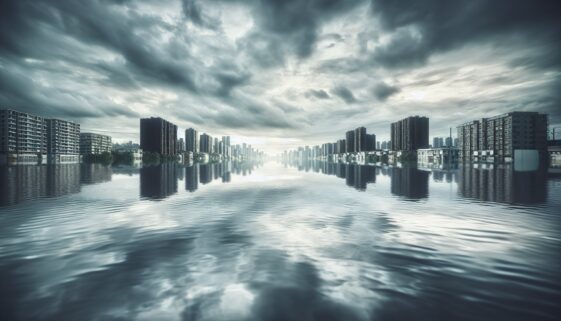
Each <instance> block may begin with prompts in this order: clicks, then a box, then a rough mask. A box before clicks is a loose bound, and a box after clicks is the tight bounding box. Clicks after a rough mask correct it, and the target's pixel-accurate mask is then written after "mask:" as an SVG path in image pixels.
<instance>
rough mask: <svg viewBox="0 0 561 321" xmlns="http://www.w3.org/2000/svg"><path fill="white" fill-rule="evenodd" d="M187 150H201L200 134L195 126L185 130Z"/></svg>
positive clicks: (194, 151)
mask: <svg viewBox="0 0 561 321" xmlns="http://www.w3.org/2000/svg"><path fill="white" fill-rule="evenodd" d="M185 150H186V151H188V152H193V153H198V152H199V134H198V133H197V131H196V130H195V129H193V128H189V129H187V130H185Z"/></svg>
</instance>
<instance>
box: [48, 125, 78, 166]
mask: <svg viewBox="0 0 561 321" xmlns="http://www.w3.org/2000/svg"><path fill="white" fill-rule="evenodd" d="M46 123H47V158H48V162H49V163H53V164H73V163H79V162H80V124H77V123H75V122H71V121H67V120H62V119H47V120H46Z"/></svg>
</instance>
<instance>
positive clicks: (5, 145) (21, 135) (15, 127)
mask: <svg viewBox="0 0 561 321" xmlns="http://www.w3.org/2000/svg"><path fill="white" fill-rule="evenodd" d="M46 153H47V124H46V122H45V119H44V118H43V117H40V116H36V115H32V114H28V113H23V112H19V111H15V110H11V109H2V110H0V164H13V165H18V164H38V163H41V162H44V158H45V156H46Z"/></svg>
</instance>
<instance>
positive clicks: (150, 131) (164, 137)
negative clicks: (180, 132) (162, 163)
mask: <svg viewBox="0 0 561 321" xmlns="http://www.w3.org/2000/svg"><path fill="white" fill-rule="evenodd" d="M140 148H142V150H143V151H144V152H151V153H159V154H160V155H162V156H175V155H176V154H177V126H176V125H174V124H172V123H170V122H168V121H167V120H165V119H162V118H160V117H150V118H142V119H141V120H140Z"/></svg>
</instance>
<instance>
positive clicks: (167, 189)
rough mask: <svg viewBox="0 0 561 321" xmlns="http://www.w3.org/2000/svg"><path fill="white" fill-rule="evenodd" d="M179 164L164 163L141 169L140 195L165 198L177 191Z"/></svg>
mask: <svg viewBox="0 0 561 321" xmlns="http://www.w3.org/2000/svg"><path fill="white" fill-rule="evenodd" d="M177 170H178V169H177V166H176V164H173V163H162V164H160V165H157V166H147V167H143V168H141V169H140V196H141V197H145V198H151V199H163V198H166V197H168V196H171V195H173V194H175V193H177Z"/></svg>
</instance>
